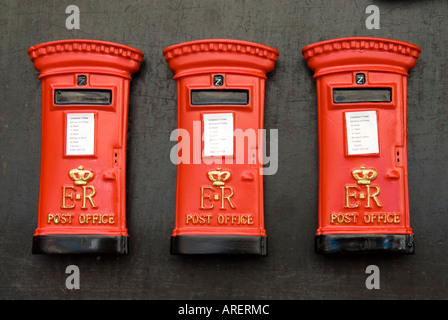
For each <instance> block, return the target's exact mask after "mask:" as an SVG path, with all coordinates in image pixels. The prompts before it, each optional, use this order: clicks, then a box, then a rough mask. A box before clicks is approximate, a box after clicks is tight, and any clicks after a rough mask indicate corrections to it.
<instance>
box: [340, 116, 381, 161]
mask: <svg viewBox="0 0 448 320" xmlns="http://www.w3.org/2000/svg"><path fill="white" fill-rule="evenodd" d="M345 125H346V129H347V146H348V154H349V155H356V154H372V153H379V147H378V121H377V117H376V111H360V112H346V113H345Z"/></svg>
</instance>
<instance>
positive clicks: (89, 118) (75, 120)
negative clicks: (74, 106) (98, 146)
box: [65, 113, 95, 156]
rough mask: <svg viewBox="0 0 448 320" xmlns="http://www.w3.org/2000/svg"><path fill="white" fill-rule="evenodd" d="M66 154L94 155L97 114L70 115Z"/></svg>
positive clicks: (68, 117)
mask: <svg viewBox="0 0 448 320" xmlns="http://www.w3.org/2000/svg"><path fill="white" fill-rule="evenodd" d="M66 123H67V136H66V139H67V140H66V150H65V154H66V155H68V156H85V155H93V154H94V152H95V150H94V146H95V114H94V113H68V114H67V122H66Z"/></svg>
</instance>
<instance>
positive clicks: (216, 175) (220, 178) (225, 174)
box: [208, 168, 230, 187]
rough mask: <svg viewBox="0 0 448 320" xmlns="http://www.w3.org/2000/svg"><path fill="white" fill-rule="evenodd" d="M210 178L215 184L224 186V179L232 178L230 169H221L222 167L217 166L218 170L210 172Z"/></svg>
mask: <svg viewBox="0 0 448 320" xmlns="http://www.w3.org/2000/svg"><path fill="white" fill-rule="evenodd" d="M208 178H209V179H210V181H211V182H213V184H212V185H213V186H216V187H219V186H223V185H224V184H225V182H224V181H227V180H229V178H230V171H221V168H216V170H213V171H209V172H208Z"/></svg>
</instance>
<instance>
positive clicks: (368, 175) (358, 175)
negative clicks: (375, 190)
mask: <svg viewBox="0 0 448 320" xmlns="http://www.w3.org/2000/svg"><path fill="white" fill-rule="evenodd" d="M352 175H353V178H355V180H357V181H358V184H370V182H371V181H373V180H375V178H376V176H377V175H378V173H377V172H376V170H375V169H367V168H366V167H361V169H358V170H353V171H352Z"/></svg>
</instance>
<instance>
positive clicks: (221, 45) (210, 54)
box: [163, 39, 279, 78]
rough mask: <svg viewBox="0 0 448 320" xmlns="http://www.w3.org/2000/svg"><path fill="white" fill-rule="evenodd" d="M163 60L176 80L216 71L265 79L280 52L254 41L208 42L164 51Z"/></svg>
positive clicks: (202, 41)
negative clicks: (230, 71) (226, 70)
mask: <svg viewBox="0 0 448 320" xmlns="http://www.w3.org/2000/svg"><path fill="white" fill-rule="evenodd" d="M163 54H164V56H165V60H166V62H167V63H168V65H169V67H170V69H171V70H173V71H174V72H175V73H176V76H175V78H177V77H181V76H185V75H189V74H195V73H200V72H216V68H221V69H222V70H223V69H229V68H230V69H232V70H233V71H235V72H242V73H249V74H250V73H252V74H254V75H257V76H261V77H265V75H266V73H268V72H270V71H272V70H273V69H274V65H275V62H276V61H277V58H278V55H279V52H278V51H277V50H276V49H274V48H271V47H268V46H265V45H261V44H258V43H254V42H248V41H241V40H229V39H208V40H197V41H190V42H184V43H180V44H177V45H173V46H170V47H168V48H165V49H164V50H163Z"/></svg>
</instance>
